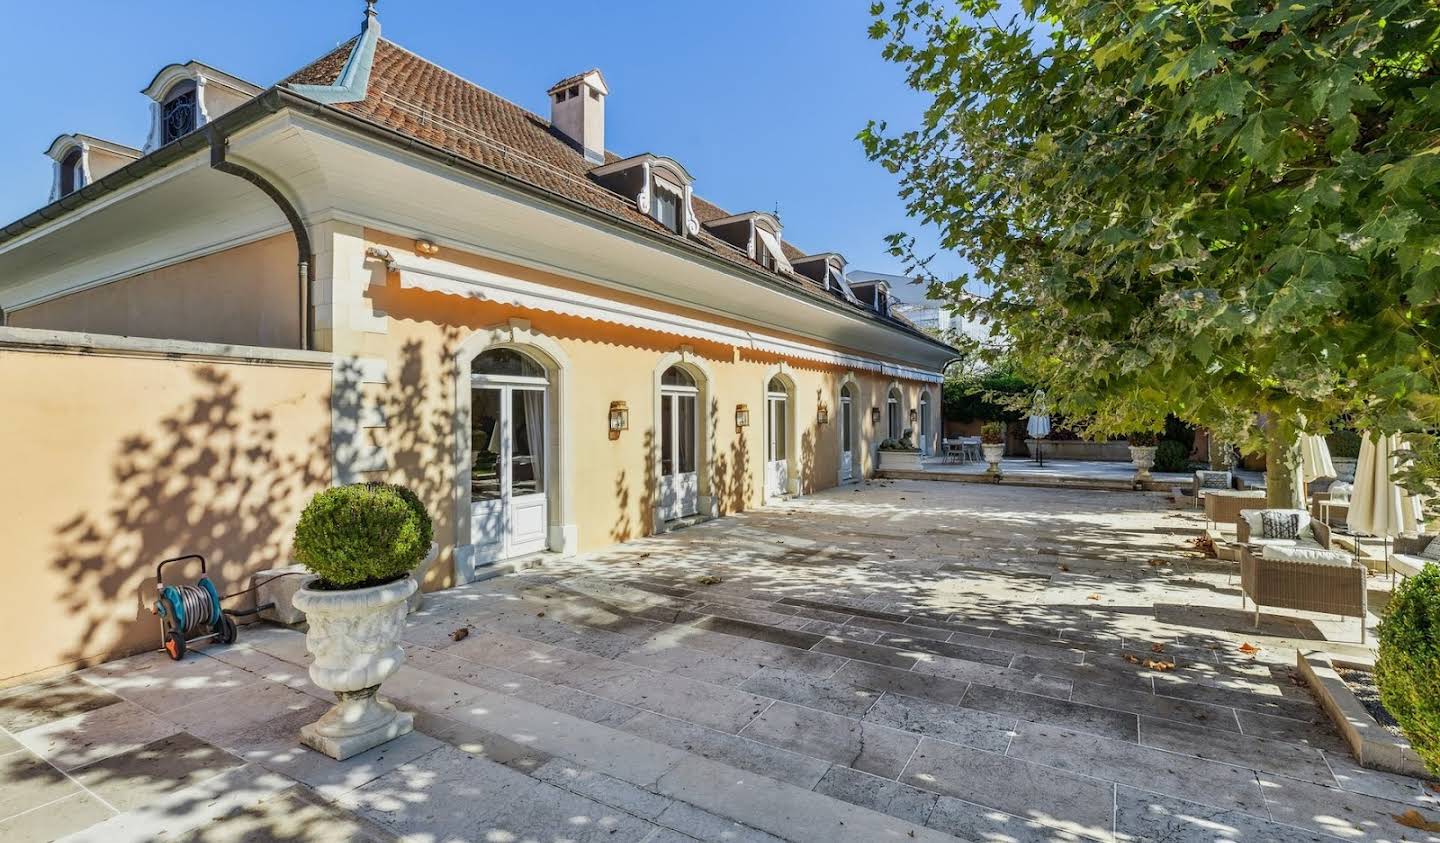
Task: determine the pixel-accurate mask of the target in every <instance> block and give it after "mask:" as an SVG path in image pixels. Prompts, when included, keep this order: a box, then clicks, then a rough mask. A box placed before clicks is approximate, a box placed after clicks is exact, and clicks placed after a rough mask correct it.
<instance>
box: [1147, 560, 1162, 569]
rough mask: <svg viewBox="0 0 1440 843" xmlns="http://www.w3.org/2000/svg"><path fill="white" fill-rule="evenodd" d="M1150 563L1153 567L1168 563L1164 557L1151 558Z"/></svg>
mask: <svg viewBox="0 0 1440 843" xmlns="http://www.w3.org/2000/svg"><path fill="white" fill-rule="evenodd" d="M1148 564H1149V565H1150V567H1152V568H1158V567H1160V566H1161V565H1164V564H1166V563H1165V560H1164V559H1150V560H1149V563H1148Z"/></svg>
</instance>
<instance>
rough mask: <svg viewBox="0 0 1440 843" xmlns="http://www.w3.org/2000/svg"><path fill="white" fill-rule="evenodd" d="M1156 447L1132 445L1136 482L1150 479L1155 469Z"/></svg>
mask: <svg viewBox="0 0 1440 843" xmlns="http://www.w3.org/2000/svg"><path fill="white" fill-rule="evenodd" d="M1156 450H1157V448H1156V446H1154V445H1131V446H1130V462H1132V463H1134V464H1135V481H1136V482H1137V483H1138V482H1140V481H1141V480H1149V479H1150V469H1152V468H1154V467H1155V451H1156Z"/></svg>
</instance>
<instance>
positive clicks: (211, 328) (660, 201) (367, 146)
mask: <svg viewBox="0 0 1440 843" xmlns="http://www.w3.org/2000/svg"><path fill="white" fill-rule="evenodd" d="M144 94H145V96H146V97H147V99H148V100H149V108H150V113H151V130H150V132H149V135H148V137H147V138H146V139H145V141H144V143H143V144H142V146H141V148H139V149H136V148H130V147H127V146H125V145H122V144H119V143H114V142H110V141H105V140H100V139H97V138H93V137H89V136H86V135H81V134H66V135H62V136H61V137H60V138H59V139H57V140H56V141H55V143H54V144H53V145H52V146H51V148H50V150H49V153H48V154H49V155H50V157H51V158H52V159H53V160H54V167H55V168H56V169H55V172H56V176H55V180H54V185H55V187H54V194H53V196H52V197H51V198H52V201H51V202H50V203H49V204H48V205H46V206H45V207H43V208H40V209H39V210H37V211H36V212H34V213H32V214H30V215H27V216H25V217H24V218H22V219H20V220H17V221H15V222H13V223H11V224H9V225H6V226H4V227H3V228H0V312H3V325H4V327H0V394H5V395H6V396H7V403H10V404H11V406H12V407H23V408H25V411H24V412H20V413H15V414H10V415H9V418H8V420H7V421H6V422H4V425H5V427H4V428H3V433H4V435H5V436H6V437H7V441H9V442H12V443H14V442H26V443H29V446H28V447H26V448H25V449H23V453H22V454H21V455H20V456H19V457H18V458H17V460H16V462H15V463H14V464H13V465H12V471H14V472H15V474H14V475H13V477H14V479H15V483H16V485H17V487H24V486H26V485H27V484H29V486H30V487H31V488H33V489H34V490H36V492H35V494H34V495H33V496H27V500H26V502H25V506H23V507H22V508H21V510H20V511H18V512H15V513H11V514H8V515H7V516H6V517H7V518H13V519H14V523H6V524H5V525H3V526H4V529H5V530H6V531H7V533H10V534H11V535H12V536H14V535H19V536H20V538H18V539H14V540H12V542H11V545H10V550H11V551H14V552H18V554H19V555H18V556H16V555H13V554H12V556H11V564H12V565H18V566H21V567H25V566H33V567H35V568H36V569H40V568H44V569H45V570H46V571H47V574H46V579H45V582H44V584H43V585H37V586H35V587H34V588H33V589H30V590H29V591H27V590H26V589H24V588H21V589H18V590H16V592H15V594H13V595H12V596H11V597H10V598H7V599H9V600H13V601H15V603H16V604H17V605H19V604H21V603H22V602H25V603H34V604H38V605H48V604H49V603H50V602H52V601H53V600H54V599H55V597H54V593H56V592H57V591H58V590H60V589H62V588H64V589H68V591H66V594H67V595H68V596H67V598H66V599H68V600H71V601H73V604H74V605H75V606H77V607H84V610H85V611H84V613H82V615H83V617H82V618H81V619H77V620H76V621H75V622H74V623H75V625H76V626H77V628H78V626H79V625H81V624H82V623H88V624H89V625H90V627H92V628H90V629H87V630H85V631H84V632H83V634H82V633H81V632H80V631H75V632H73V634H72V633H68V632H67V633H63V634H62V635H61V637H62V638H75V637H76V636H79V639H77V640H76V641H73V642H70V643H68V644H66V646H65V648H59V649H57V648H56V647H50V648H49V650H46V652H47V653H48V652H50V651H52V650H53V651H55V653H57V655H56V656H55V658H56V659H59V658H60V655H59V654H60V652H61V649H63V655H64V660H68V661H79V660H85V659H90V658H93V657H96V656H98V655H100V654H104V653H112V652H117V651H120V650H123V649H125V647H126V646H127V645H129V646H134V645H137V644H138V643H139V642H142V641H143V640H144V638H145V637H146V636H149V635H151V632H152V630H151V628H150V627H149V626H148V625H149V624H151V623H152V621H151V620H150V619H148V618H147V617H146V616H145V614H144V612H143V609H144V608H145V600H147V599H148V598H147V597H144V596H143V595H145V593H146V592H145V589H146V588H148V587H149V585H148V583H151V582H152V581H153V580H152V579H147V577H150V576H151V574H153V566H154V564H155V562H156V561H157V559H158V557H160V556H161V555H164V554H169V555H177V554H179V553H187V552H198V553H203V554H206V555H207V556H208V558H209V559H210V560H211V564H212V567H214V568H215V569H216V570H218V571H219V572H220V576H221V578H222V579H224V580H226V581H227V582H228V584H229V586H231V587H234V588H238V587H242V586H243V584H244V582H245V580H246V578H247V577H248V575H249V573H251V572H253V570H254V569H255V568H256V567H264V566H268V565H272V564H283V563H284V562H285V561H286V560H287V554H288V551H287V549H286V547H287V542H288V540H289V531H290V529H292V528H293V524H294V517H295V515H296V514H297V512H298V507H299V506H302V505H303V502H304V500H305V499H306V498H307V497H308V496H309V495H310V494H312V493H313V492H314V491H315V490H316V489H317V488H321V487H323V486H324V485H326V484H329V483H348V482H355V481H372V480H373V481H390V482H397V483H404V484H407V485H409V486H411V487H412V488H415V489H416V490H417V492H418V493H419V494H420V495H421V496H422V498H423V499H424V500H425V502H426V504H427V506H428V507H429V509H430V511H431V513H432V515H433V517H434V520H435V530H436V540H437V543H438V544H439V546H440V552H439V561H438V562H437V563H436V564H434V565H433V566H432V567H431V568H430V569H429V570H428V572H427V574H426V578H425V585H426V587H427V588H432V589H433V588H439V587H444V586H448V585H452V584H456V583H464V582H468V581H472V580H473V579H475V578H476V577H477V576H485V575H486V574H487V570H486V569H487V566H491V565H493V564H494V563H496V562H499V561H504V560H515V559H520V558H525V557H528V556H530V555H532V554H536V553H544V552H549V553H560V554H570V553H576V552H581V551H589V550H594V549H596V548H602V547H605V546H607V545H610V544H613V543H616V542H619V541H623V540H626V539H628V538H631V537H635V536H640V535H645V534H650V533H653V532H657V531H663V530H666V529H669V528H670V527H672V526H674V525H676V524H684V523H689V522H690V521H692V520H694V519H697V518H698V519H703V518H709V517H714V516H718V515H722V514H725V513H729V512H735V511H740V510H744V509H747V508H752V507H756V506H760V505H763V504H765V503H766V502H767V501H775V500H778V499H782V498H785V497H787V496H793V495H803V494H807V493H810V492H813V491H815V490H818V489H823V488H826V487H831V486H835V485H836V484H840V483H847V482H854V481H857V480H860V479H862V478H864V477H866V476H868V475H869V474H870V473H871V472H872V471H873V470H874V466H875V448H876V446H877V445H878V443H879V441H880V440H881V439H883V438H884V437H885V436H887V435H897V434H898V433H899V432H900V431H901V430H902V429H912V428H913V429H916V430H918V431H921V432H922V433H923V435H924V436H926V437H933V436H934V431H936V430H938V428H939V424H938V412H939V405H940V402H939V396H938V391H937V390H938V386H939V383H940V381H941V372H942V371H943V369H944V368H945V366H946V365H947V364H948V362H949V361H951V360H952V359H953V358H954V357H955V351H954V349H952V348H951V347H949V346H947V345H946V344H944V343H942V342H940V341H937V340H936V339H934V338H932V337H930V336H928V335H927V334H925V333H924V332H922V331H920V330H917V329H916V328H915V326H914V325H912V324H911V323H909V322H908V321H907V320H905V319H904V318H903V317H900V316H898V315H897V314H895V313H893V312H891V311H890V310H889V309H888V308H887V307H886V306H884V304H883V302H882V303H877V302H876V300H875V299H874V297H873V296H871V297H864V296H861V295H857V292H856V291H855V290H854V289H852V287H851V285H850V284H849V283H848V282H847V279H846V263H845V259H844V257H843V256H842V255H841V254H840V253H839V252H835V251H822V252H809V251H806V250H804V249H801V248H799V247H797V246H796V245H794V244H792V243H790V242H789V241H787V240H786V239H785V237H784V229H783V226H782V223H781V220H780V219H779V218H777V216H776V215H774V214H771V213H766V212H764V211H753V210H752V211H742V212H738V213H737V212H735V211H733V210H726V209H721V208H718V207H716V206H715V205H713V204H711V203H709V202H707V201H705V200H704V199H703V198H701V196H700V195H699V191H700V190H701V189H702V187H703V183H704V174H692V173H691V172H690V171H689V170H688V169H687V168H686V167H685V166H684V164H683V163H682V162H680V161H678V160H676V159H674V158H671V157H667V156H665V155H663V154H659V153H655V152H642V153H638V154H626V155H621V154H617V153H615V152H612V151H610V150H609V149H608V148H607V146H606V144H605V111H606V103H607V101H608V99H609V98H610V96H611V95H612V94H611V91H610V88H609V86H608V84H607V83H606V80H605V77H604V75H603V74H602V73H601V72H600V71H599V70H589V71H586V72H584V73H580V74H578V75H575V76H571V77H569V78H566V79H562V80H560V81H559V82H557V83H555V84H554V85H553V86H551V87H550V88H549V90H548V94H549V100H550V114H549V115H548V119H547V117H545V116H541V115H536V114H532V113H530V112H528V111H526V110H524V109H522V108H520V107H518V106H516V105H514V104H512V103H511V102H509V101H507V100H505V99H503V98H501V97H500V96H497V95H496V94H494V93H491V92H490V91H487V90H485V89H483V88H481V87H479V86H477V85H475V84H472V83H470V82H468V81H466V80H464V79H462V78H460V77H459V76H456V75H455V74H453V73H450V72H448V71H446V70H445V69H443V68H441V67H438V66H436V65H435V64H433V63H431V62H428V61H426V60H425V59H423V58H421V57H420V56H418V55H416V54H415V53H412V52H410V51H408V50H406V49H404V48H402V47H400V46H399V45H397V44H394V43H392V42H390V41H387V40H384V39H383V38H381V26H380V23H379V20H378V18H377V16H376V14H375V12H374V10H373V8H371V9H370V10H369V11H367V13H366V15H365V18H364V21H363V23H362V28H361V32H360V34H359V35H358V36H357V37H355V38H354V39H352V40H350V41H349V42H347V43H345V44H344V45H342V46H341V47H339V48H337V49H336V50H334V51H333V52H331V53H330V54H328V55H325V56H323V57H321V58H320V59H319V60H317V61H315V62H314V63H312V64H310V65H309V66H307V67H304V68H301V69H299V70H298V71H296V72H295V73H294V74H293V75H292V76H290V77H289V78H287V79H285V80H283V81H282V82H280V83H279V84H276V85H273V86H271V87H268V88H261V87H259V86H257V85H254V84H251V83H249V82H246V81H245V80H242V79H238V78H236V77H233V76H231V75H229V74H226V73H224V72H222V71H220V70H217V69H215V68H212V67H209V66H207V65H204V64H201V63H198V62H193V61H192V62H187V63H184V64H172V65H170V66H167V67H165V68H164V69H162V70H161V71H160V72H159V73H158V74H157V75H156V76H155V78H154V79H153V80H152V81H151V82H150V84H149V85H148V86H147V87H146V88H145V89H144ZM615 95H617V96H619V95H621V93H620V92H616V93H615ZM212 443H213V444H212ZM222 445H223V447H222ZM932 447H933V443H932ZM137 496H141V497H143V498H144V499H145V503H144V505H143V506H142V505H139V504H134V503H132V501H133V500H134V499H135V498H136V497H137ZM219 502H223V505H222V503H219ZM77 525H80V526H77ZM12 530H13V531H14V532H11V531H12ZM82 546H83V547H82ZM117 571H119V572H122V573H116V572H117ZM146 572H150V573H146ZM77 579H78V580H82V581H83V582H84V584H83V585H81V586H76V585H75V581H76V580H77ZM77 588H78V591H76V589H77ZM137 595H141V597H140V598H137ZM4 605H5V606H9V605H10V604H8V603H7V604H4ZM97 606H103V607H106V608H104V609H103V610H101V609H97V608H95V607H97ZM0 608H4V607H3V606H0ZM85 613H88V614H85ZM23 614H24V612H21V615H23ZM12 617H17V616H13V615H12ZM137 630H139V631H138V632H137ZM46 646H48V645H46ZM46 646H41V649H42V650H43V649H46ZM37 658H39V657H37ZM24 666H26V667H34V665H33V664H28V665H24ZM11 667H12V668H13V667H14V665H13V664H12V665H11ZM18 672H21V671H19V670H14V669H12V670H11V673H10V674H7V672H6V665H5V664H0V677H4V676H6V675H11V674H13V673H18Z"/></svg>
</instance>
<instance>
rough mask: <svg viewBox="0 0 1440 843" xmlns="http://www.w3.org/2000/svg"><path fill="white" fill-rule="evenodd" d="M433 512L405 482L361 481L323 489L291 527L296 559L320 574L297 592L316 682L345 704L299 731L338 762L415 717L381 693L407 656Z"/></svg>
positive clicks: (402, 730)
mask: <svg viewBox="0 0 1440 843" xmlns="http://www.w3.org/2000/svg"><path fill="white" fill-rule="evenodd" d="M432 533H433V529H432V526H431V523H430V516H429V515H428V514H426V512H425V507H424V506H423V505H422V504H421V503H420V500H419V498H417V497H416V496H415V493H414V492H411V491H410V490H409V489H406V488H404V487H403V486H391V485H386V484H381V483H363V484H356V485H353V486H339V487H336V488H333V489H326V490H325V491H323V492H321V493H319V494H317V495H316V496H315V497H314V498H312V499H311V500H310V503H309V504H307V505H306V507H305V511H304V512H303V513H302V514H301V515H300V523H299V524H298V525H297V526H296V527H295V558H296V559H297V560H299V561H300V563H301V564H303V565H304V566H305V567H306V568H308V569H310V571H311V572H312V573H313V574H315V576H313V577H311V578H309V579H307V580H306V581H305V583H304V585H302V586H301V587H300V590H299V591H298V592H297V593H296V594H295V607H296V608H298V609H300V610H301V611H303V612H304V613H305V617H306V619H307V620H308V622H309V624H310V627H309V631H308V632H307V633H306V637H305V644H306V647H307V648H308V649H309V650H310V654H311V656H313V657H314V661H313V662H312V663H311V664H310V679H311V680H312V681H314V683H315V684H316V685H319V686H320V687H321V688H324V689H325V690H327V691H331V692H333V693H334V694H335V696H336V698H337V699H338V700H339V702H337V703H336V705H335V706H334V707H333V708H331V709H330V710H329V711H327V712H326V713H325V714H324V715H323V716H322V717H321V718H320V719H319V720H317V721H316V722H314V723H311V724H309V725H307V726H304V727H302V728H301V730H300V741H301V743H304V744H305V745H306V746H309V747H311V748H313V749H316V750H319V751H320V752H323V753H325V754H326V755H329V756H331V757H332V758H335V759H337V760H343V759H345V758H349V757H350V756H352V755H355V754H357V753H360V752H364V751H365V750H367V749H370V748H372V747H375V746H378V745H380V744H382V743H384V742H386V741H388V740H391V739H392V738H397V737H399V736H400V735H403V734H406V733H407V732H409V731H410V730H411V729H412V728H414V716H413V715H411V714H409V713H408V712H400V711H397V710H396V709H395V706H393V705H391V704H390V703H388V702H386V701H384V700H383V699H381V698H380V697H379V696H378V695H377V693H376V692H377V691H378V690H379V689H380V683H381V682H383V681H385V679H386V678H388V677H389V676H390V675H391V674H393V673H394V672H395V671H396V670H398V669H399V668H400V665H402V664H403V663H404V662H405V652H404V650H402V649H400V645H399V639H400V630H401V629H402V627H403V626H404V624H405V614H406V613H405V609H406V602H407V600H408V599H409V598H410V595H411V594H413V593H414V592H415V590H416V589H417V588H418V585H417V584H416V582H415V579H414V578H413V577H412V576H411V572H412V571H414V570H415V567H416V566H417V565H419V564H420V562H421V561H422V560H423V559H424V558H425V557H426V555H427V554H428V552H429V550H430V542H431V538H432Z"/></svg>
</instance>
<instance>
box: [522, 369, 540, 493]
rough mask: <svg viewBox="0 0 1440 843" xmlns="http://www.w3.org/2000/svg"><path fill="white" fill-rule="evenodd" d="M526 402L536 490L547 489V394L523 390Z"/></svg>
mask: <svg viewBox="0 0 1440 843" xmlns="http://www.w3.org/2000/svg"><path fill="white" fill-rule="evenodd" d="M520 394H521V395H523V396H524V401H525V439H526V444H527V445H528V446H529V447H530V465H531V467H532V470H533V471H534V474H535V490H536V491H540V490H541V489H544V488H545V392H544V391H543V390H539V389H526V390H522V391H521V393H520Z"/></svg>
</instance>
